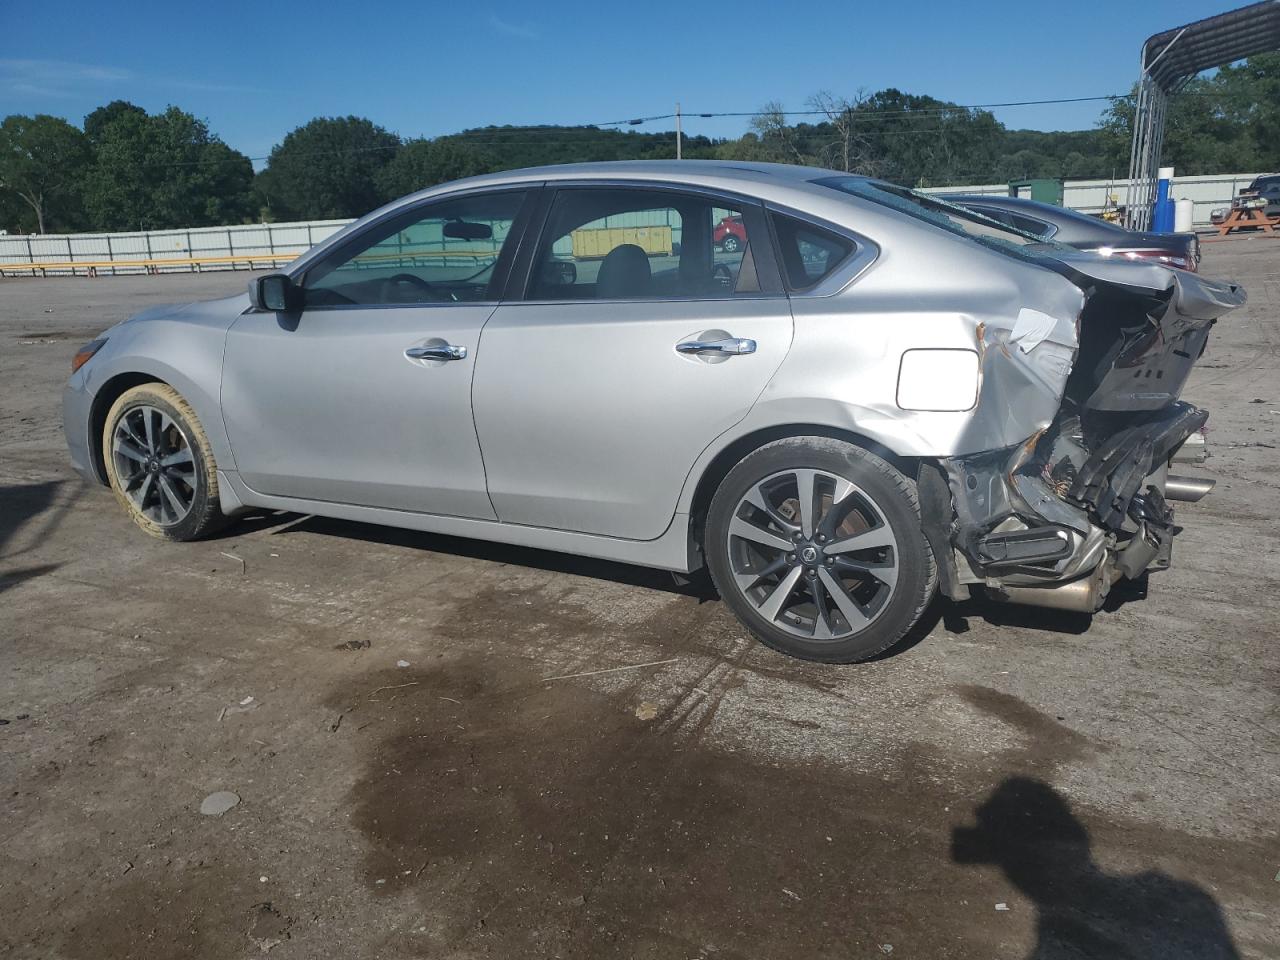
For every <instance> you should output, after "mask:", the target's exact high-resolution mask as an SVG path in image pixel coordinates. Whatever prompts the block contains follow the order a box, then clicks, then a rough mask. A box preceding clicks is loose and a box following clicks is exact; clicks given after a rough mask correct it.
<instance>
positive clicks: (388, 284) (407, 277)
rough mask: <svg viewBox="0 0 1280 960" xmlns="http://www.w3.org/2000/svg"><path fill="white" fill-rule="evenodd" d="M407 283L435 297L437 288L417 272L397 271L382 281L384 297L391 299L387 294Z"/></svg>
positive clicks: (384, 298)
mask: <svg viewBox="0 0 1280 960" xmlns="http://www.w3.org/2000/svg"><path fill="white" fill-rule="evenodd" d="M402 283H407V284H409V285H410V286H414V287H417V288H418V289H419V290H421V291H422V292H423V293H426V294H430V295H432V296H433V297H434V295H435V292H436V288H435V287H433V286H432V285H431V284H429V283H428V282H427V281H426V280H423V279H422V278H421V277H420V276H418V275H417V274H416V273H397V274H396V275H395V276H392V277H387V279H385V280H383V281H382V299H383V300H389V299H390V298H389V297H388V296H387V294H389V293H391V291H393V290H395V289H396V288H397V286H398V285H399V284H402Z"/></svg>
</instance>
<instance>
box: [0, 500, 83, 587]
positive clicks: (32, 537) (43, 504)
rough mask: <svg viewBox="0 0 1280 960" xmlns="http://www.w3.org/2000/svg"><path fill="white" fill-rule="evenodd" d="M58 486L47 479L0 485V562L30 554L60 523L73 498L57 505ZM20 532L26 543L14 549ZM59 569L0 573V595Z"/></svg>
mask: <svg viewBox="0 0 1280 960" xmlns="http://www.w3.org/2000/svg"><path fill="white" fill-rule="evenodd" d="M62 485H63V483H62V481H61V480H49V481H45V482H43V483H21V484H6V485H4V486H0V563H3V562H4V561H7V560H12V559H13V558H15V557H19V556H22V555H23V554H26V553H30V552H31V551H32V550H34V549H35V548H36V547H38V546H39V545H40V544H41V543H42V542H43V541H44V540H46V539H47V538H48V537H49V536H50V535H52V534H53V532H54V531H55V530H56V529H57V528H58V526H59V524H61V523H62V518H63V516H64V515H65V514H66V512H67V510H68V509H70V507H71V504H72V503H74V502H75V499H76V498H75V497H74V496H73V497H70V498H68V499H67V500H66V501H64V502H62V503H59V502H58V495H59V490H60V488H61V487H62ZM50 511H52V512H50ZM46 513H47V514H49V515H48V516H47V517H46V518H45V520H44V521H43V523H42V524H41V525H40V526H39V527H38V528H37V529H33V527H34V526H35V524H36V520H37V518H39V517H41V516H42V515H44V514H46ZM24 532H25V539H27V540H28V541H29V543H28V544H27V545H26V546H24V547H19V548H17V549H14V543H15V541H16V540H17V539H18V538H19V535H20V534H24ZM59 566H61V564H57V563H39V564H32V565H30V566H27V567H22V568H20V569H17V570H4V571H0V593H4V592H5V591H6V590H11V589H13V588H14V587H16V586H18V585H19V584H22V583H25V582H26V581H28V580H34V579H36V578H37V577H42V576H44V575H45V574H47V573H52V572H53V571H54V570H57V569H58V567H59Z"/></svg>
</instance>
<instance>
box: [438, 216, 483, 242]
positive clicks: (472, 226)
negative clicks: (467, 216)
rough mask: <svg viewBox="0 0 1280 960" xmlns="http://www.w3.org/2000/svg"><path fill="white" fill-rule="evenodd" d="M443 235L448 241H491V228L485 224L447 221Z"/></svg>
mask: <svg viewBox="0 0 1280 960" xmlns="http://www.w3.org/2000/svg"><path fill="white" fill-rule="evenodd" d="M444 235H445V236H446V237H448V238H449V239H450V240H492V239H493V227H491V226H490V225H489V224H487V223H468V222H467V221H466V220H449V221H448V222H446V223H445V225H444Z"/></svg>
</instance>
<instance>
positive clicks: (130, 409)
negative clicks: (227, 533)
mask: <svg viewBox="0 0 1280 960" xmlns="http://www.w3.org/2000/svg"><path fill="white" fill-rule="evenodd" d="M148 421H149V423H150V427H148ZM102 459H103V462H104V464H105V466H106V473H107V481H108V482H109V483H110V485H111V489H112V491H113V492H114V493H115V495H116V499H117V500H119V501H120V504H121V505H122V506H123V507H124V508H125V510H126V511H127V512H128V514H129V516H130V517H131V518H132V519H133V522H134V523H136V524H137V525H138V526H139V527H141V528H142V529H143V530H145V531H146V532H147V533H149V534H151V536H153V537H159V538H160V539H162V540H178V541H182V540H198V539H200V538H201V537H206V536H208V535H209V534H211V533H213V532H214V531H216V530H217V529H218V528H219V527H220V526H222V525H223V523H224V522H225V517H223V514H222V509H221V507H220V505H219V501H218V474H217V466H216V464H215V463H214V459H213V452H212V449H211V448H210V446H209V438H208V436H206V435H205V432H204V428H203V427H202V426H201V425H200V420H199V418H197V417H196V414H195V411H194V410H192V409H191V405H190V404H188V403H187V401H186V400H184V399H183V398H182V395H181V394H180V393H178V391H177V390H174V389H173V388H172V387H170V386H168V385H167V384H163V383H144V384H142V385H141V386H137V387H133V388H132V389H130V390H126V391H125V392H124V393H123V394H121V395H120V397H119V399H117V400H116V402H115V403H113V404H112V405H111V409H110V411H108V413H107V421H106V425H105V426H104V428H103V432H102ZM180 508H184V509H180Z"/></svg>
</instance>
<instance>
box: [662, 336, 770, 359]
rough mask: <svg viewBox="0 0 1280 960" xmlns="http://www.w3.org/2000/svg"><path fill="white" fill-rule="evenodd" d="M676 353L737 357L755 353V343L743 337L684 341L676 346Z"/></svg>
mask: <svg viewBox="0 0 1280 960" xmlns="http://www.w3.org/2000/svg"><path fill="white" fill-rule="evenodd" d="M676 352H677V353H718V354H721V355H723V356H729V357H738V356H742V355H743V354H745V353H755V352H756V342H755V341H754V340H747V339H746V338H744V337H729V338H728V339H726V340H686V341H685V342H683V343H677V344H676Z"/></svg>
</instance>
